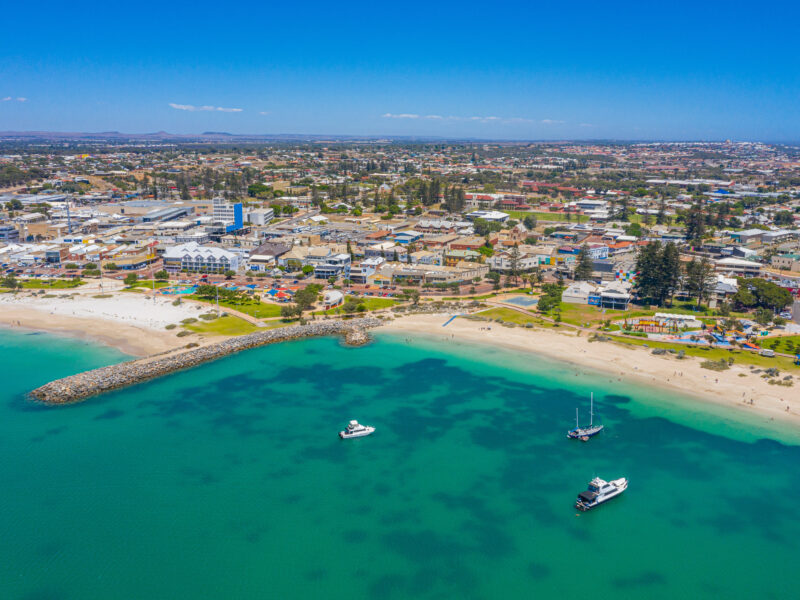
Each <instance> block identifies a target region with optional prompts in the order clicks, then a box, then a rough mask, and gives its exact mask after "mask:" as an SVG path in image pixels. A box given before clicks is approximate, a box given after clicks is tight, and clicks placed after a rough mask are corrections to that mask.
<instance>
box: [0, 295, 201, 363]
mask: <svg viewBox="0 0 800 600" xmlns="http://www.w3.org/2000/svg"><path fill="white" fill-rule="evenodd" d="M81 291H82V292H83V290H81ZM71 293H75V290H65V291H59V292H56V291H55V290H54V291H52V292H50V291H49V292H48V295H57V296H58V297H56V298H43V297H41V296H35V295H33V294H31V293H29V292H20V293H17V294H8V293H7V294H0V324H2V325H5V326H8V327H21V328H25V329H38V330H43V331H50V332H54V333H62V334H65V335H71V336H76V337H81V338H85V339H92V340H96V341H100V342H102V343H104V344H108V345H110V346H114V347H116V348H119V349H120V350H122V351H123V352H126V353H128V354H132V355H135V356H147V355H149V354H154V353H158V352H164V351H167V350H173V349H175V348H180V347H181V346H185V345H186V344H187V343H188V342H189V341H194V342H198V341H200V340H197V339H193V340H187V339H186V338H179V337H177V336H176V333H177V332H178V331H180V329H179V328H178V329H173V330H172V331H168V330H167V329H165V327H166V326H167V325H170V324H178V323H180V321H182V320H183V319H186V318H189V317H197V315H198V314H200V313H201V312H203V310H202V308H201V307H200V306H199V305H197V304H195V303H184V304H182V305H180V306H173V305H172V300H173V299H172V298H160V297H157V298H156V299H155V300H153V298H152V297H148V296H145V295H143V294H137V293H135V292H117V293H113V294H111V297H110V298H93V297H92V295H93V294H94V295H96V294H97V292H96V291H94V292H93V293H91V294H86V293H81V292H78V295H76V296H74V297H70V294H71Z"/></svg>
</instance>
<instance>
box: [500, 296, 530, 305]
mask: <svg viewBox="0 0 800 600" xmlns="http://www.w3.org/2000/svg"><path fill="white" fill-rule="evenodd" d="M503 302H506V303H507V304H516V305H517V306H523V307H527V306H536V305H537V304H538V303H539V300H538V299H537V298H530V297H528V296H514V297H513V298H508V299H507V300H503Z"/></svg>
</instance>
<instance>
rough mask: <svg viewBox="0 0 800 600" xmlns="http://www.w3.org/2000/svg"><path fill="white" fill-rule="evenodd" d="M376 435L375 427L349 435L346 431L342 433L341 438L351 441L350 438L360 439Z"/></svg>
mask: <svg viewBox="0 0 800 600" xmlns="http://www.w3.org/2000/svg"><path fill="white" fill-rule="evenodd" d="M373 433H375V428H374V427H366V428H365V429H364V430H363V431H355V432H353V433H347V432H346V431H340V432H339V437H340V438H341V439H343V440H349V439H350V438H359V437H366V436H368V435H372V434H373Z"/></svg>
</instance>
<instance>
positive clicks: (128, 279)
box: [123, 273, 139, 287]
mask: <svg viewBox="0 0 800 600" xmlns="http://www.w3.org/2000/svg"><path fill="white" fill-rule="evenodd" d="M137 281H139V276H138V275H137V274H136V273H128V274H127V275H125V279H123V282H124V283H125V285H127V286H128V287H131V286H133V285H135V284H136V282H137Z"/></svg>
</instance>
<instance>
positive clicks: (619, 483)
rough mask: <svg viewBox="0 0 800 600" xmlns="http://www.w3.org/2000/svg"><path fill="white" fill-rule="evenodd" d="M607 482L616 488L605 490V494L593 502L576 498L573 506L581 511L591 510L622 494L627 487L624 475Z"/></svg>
mask: <svg viewBox="0 0 800 600" xmlns="http://www.w3.org/2000/svg"><path fill="white" fill-rule="evenodd" d="M609 483H610V484H611V485H613V486H614V487H616V489H615V490H613V491H611V492H606V493H605V494H603V496H602V497H599V498H597V499H596V500H595V501H594V502H591V503H588V502H584V501H582V500H578V501H577V502H576V503H575V508H577V509H578V510H580V511H583V512H586V511H589V510H592V509H593V508H597V507H598V506H600V505H601V504H605V503H606V502H608V501H609V500H612V499H614V498H616V497H617V496H619V495H620V494H622V492H624V491H625V490H627V489H628V480H627V479H625V478H624V477H623V478H621V479H615V480H614V481H609Z"/></svg>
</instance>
